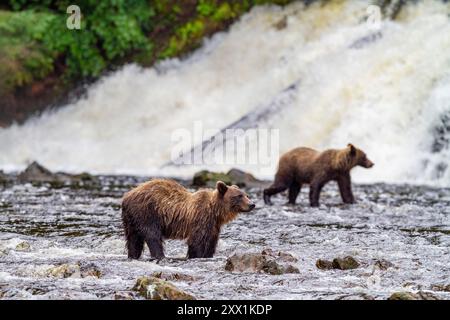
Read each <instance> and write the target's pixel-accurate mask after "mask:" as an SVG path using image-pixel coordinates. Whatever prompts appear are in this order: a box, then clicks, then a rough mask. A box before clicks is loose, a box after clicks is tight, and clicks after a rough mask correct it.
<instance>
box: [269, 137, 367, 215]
mask: <svg viewBox="0 0 450 320" xmlns="http://www.w3.org/2000/svg"><path fill="white" fill-rule="evenodd" d="M373 165H374V164H373V162H372V161H370V160H369V159H368V158H367V156H366V154H365V153H364V152H363V151H362V150H360V149H358V148H355V147H354V146H353V145H352V144H348V146H347V148H345V149H340V150H337V149H329V150H325V151H323V152H319V151H316V150H314V149H310V148H304V147H300V148H295V149H293V150H291V151H288V152H287V153H285V154H284V155H282V156H281V158H280V160H279V163H278V170H277V173H276V175H275V181H274V183H273V184H272V185H271V186H270V187H269V188H267V189H265V190H264V202H265V203H266V204H269V205H270V204H272V203H271V201H270V197H271V196H272V195H274V194H277V193H280V192H282V191H284V190H286V189H289V196H288V197H289V204H295V200H296V199H297V196H298V194H299V192H300V189H301V187H302V185H303V184H309V185H310V189H309V202H310V205H311V206H312V207H317V206H319V197H320V191H321V190H322V188H323V186H324V185H325V184H326V183H327V182H329V181H331V180H335V181H337V183H338V186H339V192H340V194H341V197H342V200H343V201H344V203H354V202H355V198H354V197H353V192H352V186H351V179H350V170H351V169H353V168H354V167H356V166H361V167H364V168H371V167H372V166H373Z"/></svg>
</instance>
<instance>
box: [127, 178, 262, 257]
mask: <svg viewBox="0 0 450 320" xmlns="http://www.w3.org/2000/svg"><path fill="white" fill-rule="evenodd" d="M254 207H255V205H254V204H253V203H252V202H251V201H250V199H249V198H248V196H247V194H245V193H244V192H243V191H242V190H240V189H239V188H238V187H237V186H230V187H228V186H227V185H226V184H225V183H223V182H222V181H218V182H217V184H216V189H215V190H208V189H201V190H199V191H197V192H194V193H191V192H189V191H188V190H186V189H185V188H184V187H183V186H181V185H180V184H178V183H177V182H175V181H173V180H165V179H155V180H151V181H148V182H146V183H143V184H141V185H139V186H138V187H136V188H134V189H132V190H131V191H129V192H127V193H126V194H125V196H124V198H123V201H122V220H123V226H124V229H125V237H126V242H127V249H128V258H131V259H139V257H140V256H141V254H142V250H143V248H144V242H145V243H147V246H148V247H149V249H150V254H151V256H152V258H156V259H161V258H164V250H163V241H164V239H180V240H184V239H187V244H188V258H210V257H212V256H213V255H214V252H215V250H216V245H217V242H218V240H219V234H220V229H221V227H222V226H223V225H224V224H226V223H228V222H230V221H231V220H233V219H234V218H236V216H237V215H238V213H240V212H249V211H251V210H252V209H253V208H254Z"/></svg>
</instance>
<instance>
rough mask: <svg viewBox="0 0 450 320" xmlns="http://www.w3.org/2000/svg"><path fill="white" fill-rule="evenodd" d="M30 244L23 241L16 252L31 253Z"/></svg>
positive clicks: (17, 246)
mask: <svg viewBox="0 0 450 320" xmlns="http://www.w3.org/2000/svg"><path fill="white" fill-rule="evenodd" d="M30 248H31V246H30V244H29V243H28V242H26V241H22V242H20V243H18V244H17V245H16V248H15V250H16V251H30Z"/></svg>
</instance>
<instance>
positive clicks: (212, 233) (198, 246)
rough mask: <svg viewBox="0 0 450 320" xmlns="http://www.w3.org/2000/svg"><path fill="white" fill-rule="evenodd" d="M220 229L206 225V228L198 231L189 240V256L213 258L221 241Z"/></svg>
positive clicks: (190, 257)
mask: <svg viewBox="0 0 450 320" xmlns="http://www.w3.org/2000/svg"><path fill="white" fill-rule="evenodd" d="M219 233H220V230H218V229H217V228H214V227H213V226H205V230H201V231H197V232H195V233H194V235H193V236H192V237H191V238H190V239H189V240H188V258H189V259H193V258H212V257H213V256H214V253H215V251H216V246H217V242H218V241H219Z"/></svg>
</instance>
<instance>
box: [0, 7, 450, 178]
mask: <svg viewBox="0 0 450 320" xmlns="http://www.w3.org/2000/svg"><path fill="white" fill-rule="evenodd" d="M368 5H370V1H332V2H330V3H329V4H327V5H322V4H319V3H314V4H313V5H311V6H309V7H307V8H305V7H304V5H303V4H302V3H300V2H298V3H293V4H292V5H289V6H287V7H285V8H279V7H274V6H272V7H258V8H255V9H253V10H252V11H251V12H250V13H249V14H247V15H245V16H244V17H243V18H242V19H241V20H240V21H239V22H237V23H236V24H234V25H233V26H232V27H231V29H230V30H229V31H228V32H225V33H222V34H218V35H215V36H214V37H213V38H212V39H210V40H207V41H206V42H205V44H204V46H203V47H202V48H201V49H200V50H198V51H197V52H195V53H194V54H193V55H192V56H190V57H189V58H187V59H185V60H182V61H180V60H177V59H173V60H169V61H163V62H161V63H160V64H159V65H158V66H156V67H155V68H151V69H142V68H140V67H138V66H136V65H127V66H125V67H124V68H122V69H121V70H119V71H117V72H115V73H112V74H110V75H108V76H106V77H104V78H103V79H101V80H100V81H98V82H97V83H96V84H95V85H93V86H91V87H90V88H89V90H88V94H87V96H86V97H85V98H83V99H80V100H79V101H77V102H75V103H72V104H70V105H67V106H65V107H62V108H60V109H58V110H57V111H55V112H52V113H46V114H43V115H42V116H40V117H39V118H34V119H31V120H30V121H28V122H27V123H25V124H24V125H21V126H18V125H13V126H11V127H9V128H6V129H0V146H1V147H0V148H1V150H0V168H2V169H4V170H7V171H14V170H21V169H23V168H24V167H25V166H26V165H27V164H29V163H30V162H31V161H33V160H37V161H38V162H40V163H42V164H43V165H45V166H47V167H48V168H49V169H51V170H64V171H72V172H78V171H89V172H92V173H128V174H142V175H152V174H159V175H161V174H163V175H164V174H168V175H169V174H176V175H182V176H183V175H184V176H187V175H190V174H192V172H193V171H194V170H197V169H198V168H193V167H182V168H177V169H174V168H166V169H164V170H160V169H159V168H160V167H161V165H163V164H164V163H166V162H167V161H169V160H170V158H171V152H172V149H173V147H174V142H173V141H172V140H171V136H172V133H173V132H174V130H176V129H180V128H186V129H188V130H192V128H193V123H194V122H195V121H198V120H201V121H202V125H203V127H204V128H210V129H220V128H223V127H226V126H227V125H229V124H230V123H232V122H233V121H236V120H237V119H239V118H240V117H242V116H243V115H245V114H247V113H248V112H250V111H251V110H252V109H254V108H255V107H256V106H258V105H264V103H268V102H269V101H271V100H272V99H273V98H274V97H275V96H276V95H277V93H279V92H280V91H282V90H283V89H285V88H286V87H288V86H289V85H290V84H292V83H294V82H296V81H299V86H298V89H297V93H296V99H295V101H294V103H293V104H292V105H291V106H289V107H288V108H287V109H284V110H283V111H281V112H280V114H279V115H277V116H276V117H274V119H273V121H271V123H270V125H271V127H272V128H277V129H279V130H280V131H279V133H280V152H284V151H287V150H288V149H290V148H292V147H295V146H300V145H303V146H310V147H314V148H318V149H323V148H330V147H333V148H340V147H345V146H346V145H347V143H348V142H352V143H354V144H355V145H356V146H358V147H360V148H362V149H363V150H365V151H366V152H367V154H368V156H369V157H370V158H371V159H372V160H373V161H374V162H375V164H376V165H375V167H374V168H373V169H371V170H363V169H357V170H355V180H356V181H359V182H375V181H385V182H390V183H401V182H411V183H425V184H431V185H437V186H450V169H447V168H446V165H447V164H448V163H449V156H450V151H449V148H448V146H445V143H444V146H443V147H441V148H439V150H438V151H437V152H434V153H433V152H432V150H433V144H434V142H435V131H436V129H435V128H436V127H439V125H440V124H441V123H440V122H442V121H441V118H442V117H443V115H445V114H446V113H447V114H448V113H450V55H449V54H448V53H449V52H450V19H449V17H448V14H449V12H450V6H449V4H448V3H447V4H446V3H443V2H441V1H438V0H434V1H431V0H429V1H426V0H424V1H419V2H417V3H408V5H406V6H405V7H404V8H403V9H402V11H401V12H400V14H399V16H398V17H397V19H396V20H395V21H383V22H382V23H381V26H380V29H379V32H380V33H381V37H378V38H376V39H375V40H374V41H371V42H367V43H365V44H363V45H362V46H359V47H356V48H355V47H352V44H353V43H355V41H358V40H359V39H361V38H363V37H366V36H368V35H370V34H372V33H373V32H374V31H373V30H372V29H370V28H369V25H368V24H367V23H366V22H365V17H366V12H367V11H366V10H367V7H368ZM284 18H286V27H285V28H281V29H279V28H276V27H275V25H277V22H280V21H282V20H283V19H284ZM278 25H280V24H278ZM260 126H262V127H264V125H262V124H260ZM446 135H447V137H448V138H449V139H450V133H449V132H445V130H444V133H443V136H441V140H443V141H444V142H445V138H446ZM195 142H196V143H199V142H201V141H199V139H195ZM275 166H276V163H273V165H272V166H271V168H270V170H265V171H264V172H263V171H261V170H259V168H257V167H256V168H254V170H252V168H245V169H247V170H250V171H252V172H253V173H255V174H257V175H260V176H265V177H270V176H271V175H272V174H273V171H274V169H275ZM438 168H440V169H439V170H438Z"/></svg>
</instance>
